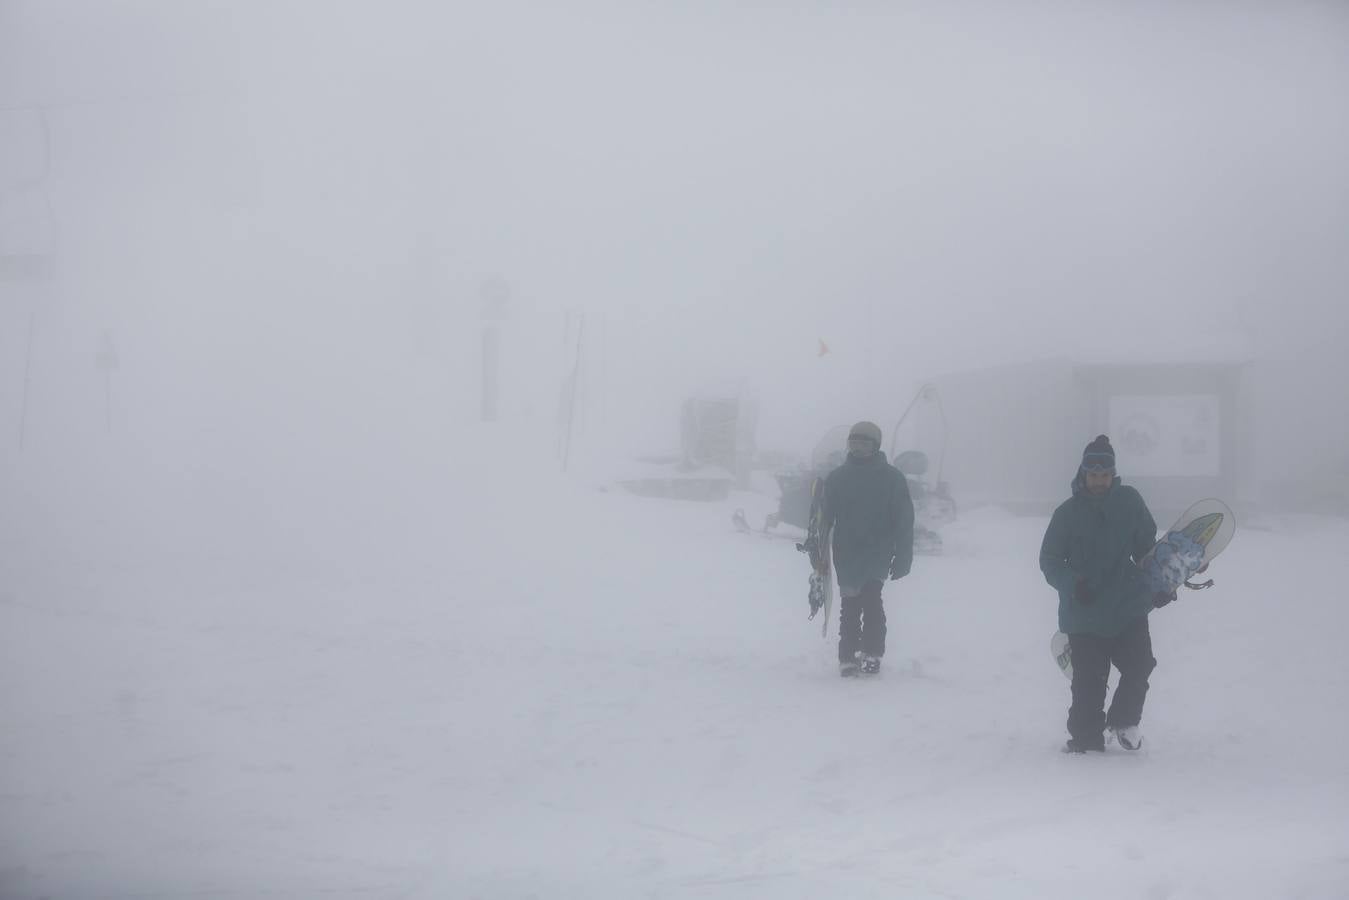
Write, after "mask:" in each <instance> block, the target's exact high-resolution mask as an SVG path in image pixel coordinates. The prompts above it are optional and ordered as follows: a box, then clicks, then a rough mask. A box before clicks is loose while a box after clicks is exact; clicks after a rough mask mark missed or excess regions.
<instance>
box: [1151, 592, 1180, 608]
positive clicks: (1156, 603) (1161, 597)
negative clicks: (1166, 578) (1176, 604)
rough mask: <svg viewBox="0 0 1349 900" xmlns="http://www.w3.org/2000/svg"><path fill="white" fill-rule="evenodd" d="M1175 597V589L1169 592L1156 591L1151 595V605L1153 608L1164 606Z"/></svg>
mask: <svg viewBox="0 0 1349 900" xmlns="http://www.w3.org/2000/svg"><path fill="white" fill-rule="evenodd" d="M1175 599H1176V592H1175V591H1171V592H1170V593H1169V594H1168V593H1167V592H1166V591H1158V592H1157V593H1155V594H1153V595H1152V606H1153V608H1154V609H1161V608H1162V607H1163V606H1166V604H1168V603H1170V602H1171V601H1172V600H1175Z"/></svg>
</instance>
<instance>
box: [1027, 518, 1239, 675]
mask: <svg viewBox="0 0 1349 900" xmlns="http://www.w3.org/2000/svg"><path fill="white" fill-rule="evenodd" d="M1236 529H1237V520H1236V517H1235V516H1234V515H1232V510H1231V509H1229V508H1228V506H1227V504H1226V503H1224V502H1222V501H1221V500H1215V499H1213V498H1208V499H1205V500H1200V501H1199V502H1198V503H1195V504H1194V505H1193V506H1191V507H1190V508H1189V509H1187V510H1185V512H1184V513H1182V514H1181V516H1180V518H1178V519H1176V522H1175V524H1174V525H1172V526H1171V527H1170V528H1168V529H1167V530H1166V534H1164V535H1162V537H1161V540H1159V541H1157V543H1156V544H1154V545H1153V547H1152V549H1151V550H1149V551H1148V552H1147V554H1146V555H1145V556H1144V557H1143V558H1142V559H1141V560H1139V561H1138V568H1139V569H1140V570H1141V571H1142V575H1143V584H1144V586H1145V587H1146V588H1147V590H1148V591H1149V592H1151V593H1153V594H1171V593H1174V592H1175V591H1176V590H1177V589H1179V588H1181V587H1186V588H1189V589H1190V590H1192V591H1201V590H1203V589H1205V588H1210V587H1213V579H1212V578H1210V579H1208V580H1207V581H1203V582H1200V583H1198V584H1196V583H1194V582H1192V581H1190V578H1191V577H1193V576H1195V575H1197V574H1199V573H1200V572H1202V571H1204V570H1205V569H1207V568H1208V564H1209V562H1210V561H1212V560H1213V558H1214V557H1215V556H1217V555H1218V554H1219V553H1221V552H1223V550H1224V548H1226V547H1227V545H1228V543H1229V542H1230V541H1231V540H1232V535H1233V534H1234V533H1235V532H1236ZM1049 651H1050V653H1051V654H1053V656H1054V662H1055V663H1057V664H1058V667H1059V671H1061V672H1063V674H1064V675H1065V676H1066V677H1067V678H1068V679H1069V680H1071V679H1072V677H1073V651H1072V646H1071V645H1070V644H1069V641H1068V635H1066V634H1064V633H1063V632H1061V631H1056V632H1054V636H1053V637H1052V638H1051V639H1050V641H1049Z"/></svg>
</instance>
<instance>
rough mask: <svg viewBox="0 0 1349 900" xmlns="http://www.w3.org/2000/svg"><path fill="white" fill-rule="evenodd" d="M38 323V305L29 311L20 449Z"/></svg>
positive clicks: (20, 414)
mask: <svg viewBox="0 0 1349 900" xmlns="http://www.w3.org/2000/svg"><path fill="white" fill-rule="evenodd" d="M36 323H37V307H36V306H35V307H33V309H32V311H30V312H29V313H28V355H27V358H26V359H25V360H24V364H23V401H22V403H21V405H20V407H19V449H20V450H22V449H23V445H24V441H25V438H26V435H27V434H28V382H29V376H30V374H31V372H32V370H33V326H34V325H35V324H36Z"/></svg>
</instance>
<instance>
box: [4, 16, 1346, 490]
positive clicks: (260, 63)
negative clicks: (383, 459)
mask: <svg viewBox="0 0 1349 900" xmlns="http://www.w3.org/2000/svg"><path fill="white" fill-rule="evenodd" d="M3 16H4V19H3V29H0V40H3V42H4V45H3V53H0V66H2V67H3V69H0V74H2V75H3V80H0V89H2V90H3V96H2V97H0V102H3V107H4V114H3V118H2V119H0V124H3V128H4V131H3V133H4V135H5V140H4V143H3V146H4V150H5V152H4V169H5V172H4V178H5V181H4V183H5V184H6V185H7V186H9V187H10V189H9V190H7V192H6V195H5V200H6V203H5V205H6V206H7V207H10V208H8V209H6V210H5V213H6V217H5V226H6V232H5V234H6V237H7V238H8V239H9V240H10V242H11V243H14V244H16V245H23V246H26V247H32V248H37V249H40V250H41V251H43V252H46V253H49V254H50V259H51V267H52V272H53V274H52V278H51V279H50V280H49V281H46V282H43V283H19V282H17V281H16V280H14V279H10V280H8V281H7V282H6V284H5V287H4V290H5V303H4V309H3V314H4V317H5V319H4V323H5V327H4V339H5V343H4V350H5V353H4V357H5V359H6V369H5V371H6V372H7V373H8V374H7V375H6V377H5V379H4V381H3V391H4V394H3V396H4V400H5V409H6V410H7V418H9V420H10V423H11V425H10V426H9V427H10V429H11V434H12V435H13V431H15V430H17V428H16V425H14V424H13V423H14V422H15V420H16V419H17V417H18V407H19V406H20V404H21V399H20V394H21V391H22V379H23V366H22V363H23V360H24V355H25V351H26V345H25V341H26V338H27V334H26V327H27V324H28V322H27V318H28V315H29V313H30V311H31V310H33V309H36V310H37V314H38V321H37V323H36V328H37V333H36V336H35V343H34V357H33V366H34V368H33V370H32V372H31V375H30V378H31V380H30V382H29V389H30V391H31V394H30V396H29V399H28V402H29V404H30V409H29V414H30V421H29V430H30V433H29V435H28V437H27V439H26V440H30V441H31V442H32V446H33V447H34V448H35V451H34V452H40V453H46V452H51V451H52V450H53V449H54V448H55V447H57V446H70V445H78V446H79V448H80V452H82V453H95V452H97V449H96V448H97V444H96V443H93V442H96V441H98V440H103V437H102V431H103V429H102V425H103V424H104V423H103V419H104V415H103V411H102V405H103V404H104V399H105V398H104V397H103V391H102V389H101V388H102V385H101V384H100V380H101V379H100V376H99V375H98V373H97V372H96V371H95V367H94V365H93V362H92V357H93V355H94V353H95V352H96V349H97V347H98V345H99V341H100V340H101V335H102V334H103V333H104V332H108V333H110V334H111V335H112V339H113V340H114V341H115V342H116V347H117V350H118V352H119V356H120V360H119V361H120V368H119V369H118V371H117V373H116V374H115V375H114V378H113V392H114V396H113V403H114V406H115V408H116V412H117V413H118V415H116V416H114V418H115V419H120V421H114V431H116V430H118V429H122V430H125V431H129V432H132V433H134V434H136V435H138V436H140V438H141V439H143V440H146V441H147V442H149V443H151V444H152V445H154V446H158V447H162V448H163V449H164V450H165V451H166V456H167V457H170V458H171V457H172V456H174V455H175V454H174V453H173V452H169V450H168V448H169V446H170V445H171V444H173V443H174V442H178V441H183V442H186V443H187V444H188V445H190V447H191V450H190V452H193V453H201V452H207V453H222V454H224V455H225V456H226V457H227V458H228V457H229V455H230V454H229V452H228V451H229V445H230V444H231V442H238V443H239V450H240V451H241V452H244V451H245V448H247V452H249V453H254V452H256V453H257V454H259V455H261V456H268V455H271V454H273V453H278V452H281V451H282V449H283V448H284V447H285V446H286V445H288V444H290V443H291V442H293V441H304V440H305V439H306V438H307V437H312V438H313V439H315V440H317V441H320V442H323V443H325V444H327V445H331V444H332V443H337V444H341V443H343V442H345V440H346V439H347V438H350V437H353V436H355V437H358V438H359V437H361V436H364V437H366V438H368V437H369V434H370V432H371V431H379V432H380V433H382V434H384V435H385V436H386V437H387V438H388V444H387V445H385V446H384V449H386V450H390V451H391V452H395V453H396V452H397V449H396V448H397V446H398V445H399V444H402V443H404V442H405V441H415V440H417V437H416V430H415V429H416V428H418V427H446V428H450V429H460V430H462V431H463V434H464V437H465V439H466V440H474V439H477V435H478V432H477V431H474V430H472V429H471V428H470V426H471V425H472V423H473V422H474V421H475V419H476V418H477V414H478V411H479V406H480V389H481V384H480V382H481V372H482V367H481V362H480V354H481V352H482V351H481V331H482V327H483V316H482V314H483V309H484V299H483V296H484V286H485V285H489V284H499V285H502V286H503V290H502V291H501V293H503V295H504V296H505V298H506V299H505V300H504V301H503V302H502V304H501V305H502V306H503V307H504V310H503V311H504V314H505V315H506V316H507V317H508V318H507V319H506V320H505V322H504V323H503V324H502V326H501V331H502V332H503V334H502V342H501V351H500V353H501V361H500V365H501V367H502V370H503V371H502V373H501V376H500V377H501V378H502V379H503V383H502V386H501V397H500V403H501V406H502V418H504V419H507V420H528V419H531V418H532V419H535V420H537V421H538V422H540V423H542V422H552V421H553V419H554V418H555V416H556V411H557V405H558V395H559V392H560V390H561V383H562V379H563V377H564V375H565V374H566V372H567V371H568V369H569V365H570V364H569V361H568V360H567V358H566V357H565V354H563V353H562V348H563V346H564V340H565V339H564V316H565V313H566V312H567V311H571V312H573V313H576V314H584V316H585V319H586V327H585V331H584V335H583V337H582V350H581V352H582V356H583V358H582V364H583V368H585V369H586V388H587V394H586V396H585V398H584V399H585V402H586V405H587V412H588V414H589V417H588V419H587V422H588V424H589V426H590V427H591V429H592V430H595V429H599V428H604V429H606V430H607V431H608V432H610V433H611V434H612V435H615V436H617V437H615V438H607V439H606V441H608V442H610V443H611V442H612V440H616V439H621V438H622V437H623V436H626V437H628V438H632V437H636V436H642V437H645V438H648V439H650V440H649V442H650V443H655V444H659V443H660V441H661V439H664V440H665V441H666V442H667V443H673V442H674V441H675V440H676V439H677V434H676V432H675V430H674V429H675V423H676V420H677V414H678V404H679V402H680V400H681V399H682V398H684V397H685V396H687V395H689V394H690V393H692V392H695V391H698V390H700V389H704V388H706V387H707V386H709V385H712V386H715V385H724V384H726V383H732V384H736V385H748V386H749V387H750V388H751V389H752V390H753V391H755V392H756V393H757V395H758V396H759V398H760V403H761V422H760V428H761V435H760V442H761V443H766V444H768V445H772V446H781V447H783V448H784V449H793V448H796V446H797V445H799V444H801V443H803V442H808V441H809V440H813V439H814V438H815V437H818V433H819V432H820V431H821V430H822V428H823V427H824V426H827V425H830V424H834V423H835V422H836V420H842V419H846V418H850V417H859V416H863V415H865V416H867V417H870V418H876V419H878V420H891V419H893V418H895V417H896V416H897V415H898V413H899V411H900V410H901V409H902V406H903V404H904V403H905V402H907V398H908V396H909V395H910V394H911V392H912V390H913V388H914V387H915V386H916V385H917V383H918V382H919V381H920V380H922V379H925V378H929V377H931V376H932V375H934V374H938V373H941V372H947V371H956V370H960V369H964V368H970V367H978V366H984V365H992V364H996V363H1001V362H1010V361H1020V360H1026V359H1034V358H1040V357H1044V356H1048V355H1069V356H1077V357H1080V358H1090V357H1091V356H1092V355H1093V354H1096V353H1099V352H1101V351H1105V352H1106V353H1107V355H1111V354H1113V357H1114V358H1128V354H1131V353H1143V354H1146V352H1147V351H1148V350H1149V349H1151V348H1154V347H1159V346H1160V347H1161V349H1160V350H1159V352H1161V353H1166V354H1171V356H1173V357H1174V356H1176V355H1183V354H1185V353H1186V352H1190V351H1191V350H1192V348H1199V349H1200V351H1201V352H1203V351H1205V350H1206V348H1208V347H1210V346H1212V345H1214V343H1215V342H1216V343H1217V344H1218V345H1220V346H1224V347H1236V348H1237V349H1236V351H1235V352H1236V353H1237V354H1239V355H1244V356H1245V357H1248V358H1254V357H1258V356H1262V355H1268V354H1297V353H1301V352H1304V349H1307V348H1312V347H1314V346H1317V344H1318V342H1324V341H1327V340H1330V339H1334V340H1339V339H1342V338H1343V335H1344V331H1345V323H1346V317H1347V316H1349V314H1346V313H1345V312H1344V304H1343V303H1342V302H1341V301H1342V300H1343V298H1344V291H1345V285H1346V282H1347V281H1349V276H1347V275H1346V268H1347V267H1349V255H1347V254H1346V253H1345V252H1344V249H1345V248H1344V235H1345V233H1346V228H1347V227H1349V219H1347V217H1349V211H1347V210H1349V203H1346V190H1347V189H1349V184H1347V182H1349V175H1347V174H1346V169H1345V167H1344V165H1343V159H1344V158H1345V157H1346V150H1349V113H1347V112H1346V108H1349V107H1346V104H1344V103H1343V96H1344V88H1345V84H1346V74H1347V72H1346V69H1347V67H1349V63H1346V59H1349V54H1346V53H1345V50H1346V47H1347V44H1346V42H1347V41H1349V36H1347V34H1346V29H1347V26H1346V16H1345V13H1344V11H1343V10H1342V9H1340V8H1338V7H1337V6H1334V5H1330V4H1281V5H1279V6H1278V7H1277V8H1274V7H1270V6H1267V5H1263V4H1248V5H1239V6H1235V7H1228V8H1218V7H1214V6H1199V7H1193V8H1188V9H1172V8H1164V7H1162V6H1160V5H1146V6H1143V7H1138V8H1134V9H1123V8H1115V9H1106V8H1092V9H1084V8H1077V7H1073V6H1071V5H1066V4H1036V5H1026V6H1023V7H1020V8H1018V9H1016V10H1011V9H1001V8H996V7H989V8H986V9H979V8H969V9H964V10H954V9H950V8H948V7H947V6H945V5H942V4H931V5H927V6H907V7H903V8H892V7H889V6H887V5H883V4H866V3H858V4H846V5H836V6H826V5H823V4H820V5H811V4H806V5H796V6H793V7H790V8H781V7H775V6H772V5H768V4H762V5H754V6H750V7H746V8H742V9H737V10H728V9H725V8H722V7H720V6H717V5H713V4H695V5H688V4H665V5H650V6H646V7H643V8H640V9H638V8H627V7H625V6H623V5H615V6H613V7H606V6H602V5H594V6H589V5H587V6H582V7H568V8H562V7H559V8H556V9H553V8H550V7H549V8H545V7H543V6H541V5H539V4H520V5H507V4H500V5H493V6H491V7H490V8H488V7H485V6H479V7H467V6H462V5H457V4H451V5H438V4H404V5H394V6H390V7H388V8H383V9H381V10H380V11H378V12H376V11H374V10H372V9H371V8H370V7H369V6H368V5H365V4H321V5H316V4H305V3H282V4H205V5H202V4H194V5H190V6H188V5H182V4H173V3H149V2H146V3H128V4H115V5H102V4H84V3H41V4H36V3H14V2H11V3H8V4H6V5H5V6H4V7H3ZM488 290H489V291H490V288H489V289H488ZM821 340H823V341H824V342H825V343H826V345H827V346H828V347H829V349H830V351H831V352H830V354H829V355H828V356H827V357H825V358H823V359H822V358H820V357H818V356H817V353H818V349H817V348H818V342H819V341H821ZM1162 345H1164V346H1162ZM1315 352H1325V351H1324V350H1323V349H1318V350H1316V351H1315ZM198 426H199V427H198ZM202 429H210V430H211V432H212V434H214V435H215V437H214V438H213V439H212V440H210V441H207V442H206V443H207V446H204V447H203V446H201V445H200V444H198V443H197V437H199V436H201V435H202V434H203V433H204V432H203V431H202ZM86 432H89V433H88V434H86ZM189 433H192V435H189ZM96 435H97V436H96ZM470 435H472V437H470ZM13 437H14V439H15V440H16V439H17V435H13ZM539 440H540V442H541V443H550V442H551V436H544V435H542V434H541V435H540V437H539ZM13 442H14V441H13V440H11V443H13ZM639 443H640V442H639ZM36 448H45V449H43V450H37V449H36ZM184 449H186V448H184ZM643 449H648V450H654V449H659V447H648V448H643ZM378 456H379V454H378V453H376V454H375V457H378ZM239 461H240V462H241V463H243V462H245V460H244V459H240V460H239ZM541 462H542V460H541Z"/></svg>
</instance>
